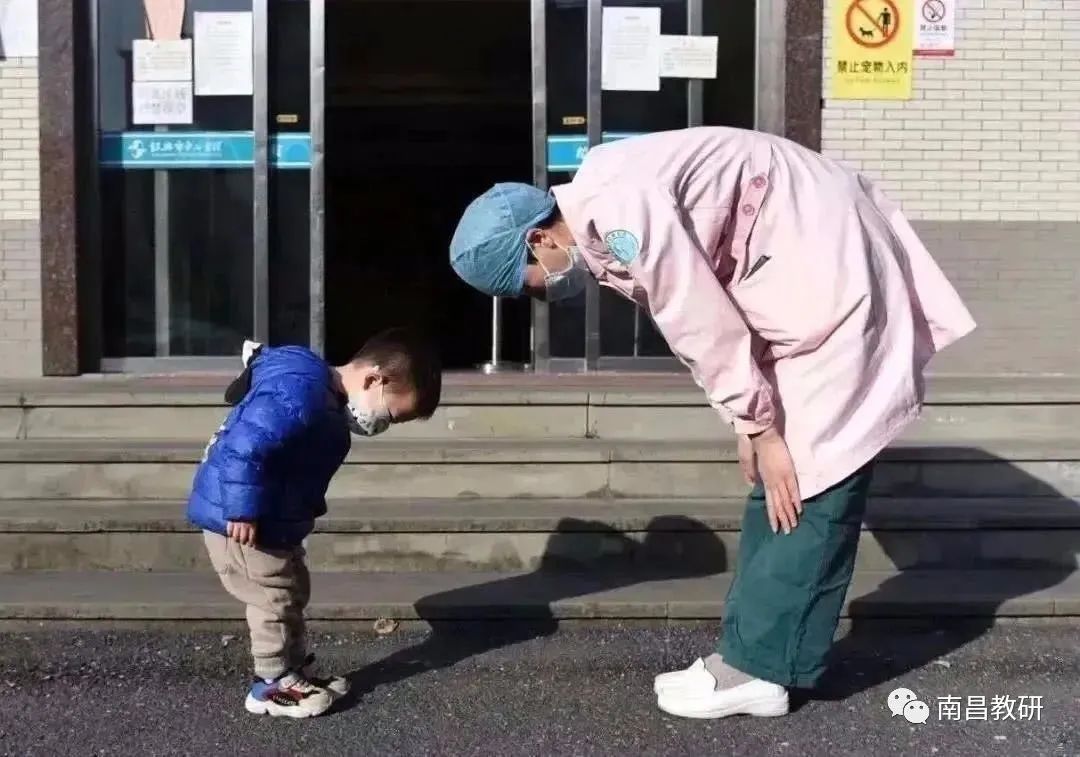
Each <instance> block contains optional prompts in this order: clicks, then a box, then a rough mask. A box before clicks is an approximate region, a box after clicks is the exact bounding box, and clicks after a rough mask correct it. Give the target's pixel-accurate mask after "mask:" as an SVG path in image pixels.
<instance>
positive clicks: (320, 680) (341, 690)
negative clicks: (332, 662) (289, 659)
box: [300, 654, 349, 697]
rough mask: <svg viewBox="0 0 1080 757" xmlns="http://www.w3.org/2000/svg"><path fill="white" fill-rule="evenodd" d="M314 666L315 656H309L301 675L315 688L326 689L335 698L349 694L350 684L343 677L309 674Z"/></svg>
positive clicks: (306, 658)
mask: <svg viewBox="0 0 1080 757" xmlns="http://www.w3.org/2000/svg"><path fill="white" fill-rule="evenodd" d="M314 665H315V655H313V654H309V655H308V656H307V657H305V658H304V664H303V665H302V666H301V668H300V674H301V675H302V676H303V677H304V678H306V679H307V680H308V681H310V682H311V683H312V684H314V685H315V686H318V687H319V688H320V689H326V690H327V691H328V692H330V693H331V694H332V695H333V696H335V697H343V696H345V695H346V694H348V693H349V682H348V681H347V680H346V679H344V678H342V677H341V676H320V675H314V674H311V673H309V671H308V669H309V668H311V667H313V666H314Z"/></svg>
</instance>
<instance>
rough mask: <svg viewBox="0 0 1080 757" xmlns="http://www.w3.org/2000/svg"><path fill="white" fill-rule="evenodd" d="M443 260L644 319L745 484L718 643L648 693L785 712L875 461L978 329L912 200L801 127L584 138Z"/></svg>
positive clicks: (496, 196) (845, 559)
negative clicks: (931, 379) (608, 302)
mask: <svg viewBox="0 0 1080 757" xmlns="http://www.w3.org/2000/svg"><path fill="white" fill-rule="evenodd" d="M450 261H451V264H452V266H453V268H454V270H455V271H456V272H457V274H458V275H459V276H460V277H461V278H462V279H463V280H464V281H466V282H467V283H469V284H470V285H472V286H473V287H475V288H476V289H478V290H480V291H481V292H484V293H486V294H489V295H496V296H500V297H515V296H518V295H521V294H528V295H531V296H533V297H538V298H542V299H547V300H549V301H551V300H561V299H566V298H570V297H574V296H577V295H578V294H579V293H581V291H582V290H583V288H584V287H585V284H586V281H587V279H588V278H590V277H591V278H594V279H596V280H597V281H599V283H600V284H601V285H602V286H605V287H610V288H611V289H614V290H615V291H616V292H618V293H620V294H621V295H623V296H624V297H626V298H628V299H630V300H633V301H634V302H636V303H637V304H638V305H639V306H640V307H642V308H644V309H646V310H647V311H648V312H649V314H650V315H651V316H652V319H653V321H654V322H655V323H656V326H657V327H658V329H659V330H660V333H661V334H662V335H663V336H664V338H665V339H666V340H667V343H668V345H669V346H670V347H671V349H672V351H673V352H674V353H675V354H676V355H677V356H678V357H679V358H680V359H681V360H682V361H683V362H684V363H685V364H686V365H687V366H688V367H689V368H690V370H691V372H692V374H693V377H694V380H695V381H696V382H697V383H698V384H699V385H700V386H701V387H702V388H703V389H704V390H705V394H706V396H707V398H708V401H709V404H710V405H711V406H712V407H713V408H715V409H716V411H717V412H718V413H719V414H720V415H721V416H722V418H723V419H724V420H725V421H727V422H728V423H729V424H730V425H731V426H732V428H733V430H734V432H735V434H736V435H737V437H738V448H739V459H740V462H741V464H742V467H743V471H744V473H745V474H746V475H747V479H748V482H754V483H755V485H754V489H753V491H752V493H751V495H750V498H749V501H748V503H747V507H746V511H745V514H744V519H743V528H742V536H741V540H740V544H739V555H738V562H737V566H736V574H735V579H734V583H733V584H732V586H731V589H730V591H729V593H728V596H727V600H726V602H725V617H724V621H723V634H722V637H721V639H720V642H719V645H718V647H717V650H716V652H715V653H713V654H711V655H709V656H707V657H704V658H702V659H698V660H697V661H696V662H694V663H693V664H692V665H691V666H690V667H689V668H687V669H685V670H679V671H675V672H672V673H664V674H661V675H659V676H657V678H656V681H655V690H656V694H657V700H658V705H659V706H660V708H661V709H662V710H664V711H666V712H669V713H671V714H674V715H680V716H685V717H692V718H718V717H724V716H727V715H733V714H750V715H761V716H775V715H783V714H786V713H787V711H788V695H787V689H788V688H790V687H799V688H812V687H813V686H814V685H815V684H816V683H817V681H818V679H819V678H820V676H821V674H822V673H823V672H824V666H825V658H826V654H827V652H828V651H829V648H830V646H831V645H832V642H833V634H834V632H835V630H836V625H837V622H838V619H839V616H840V611H841V607H842V604H843V601H844V595H845V593H846V592H847V588H848V584H849V583H850V581H851V574H852V569H853V567H854V563H855V552H856V549H857V546H858V540H859V530H860V524H861V520H862V516H863V512H864V510H865V508H866V503H867V497H868V493H869V488H870V477H871V470H872V466H873V462H874V458H875V456H877V455H878V453H880V452H881V451H882V449H883V448H884V447H885V446H886V445H888V444H889V443H890V442H891V441H892V440H894V439H895V438H896V437H897V435H899V434H900V433H901V431H902V430H903V429H904V427H905V426H907V424H908V423H910V422H911V421H912V420H913V419H914V418H915V417H916V416H917V415H918V413H919V410H920V406H921V403H922V399H923V371H924V369H925V367H926V365H927V363H928V362H929V360H930V358H931V357H932V356H933V355H934V354H935V353H936V352H938V351H939V350H941V349H942V348H944V347H945V346H947V345H949V344H951V343H952V342H954V341H956V340H957V339H959V338H960V337H962V336H964V335H965V334H967V333H968V332H970V331H971V330H972V329H973V328H974V325H975V324H974V321H973V320H972V318H971V315H970V314H969V313H968V311H967V309H966V308H965V307H964V304H963V303H962V302H961V301H960V298H959V297H958V296H957V294H956V291H955V290H954V289H953V287H952V286H951V285H950V284H949V282H948V280H947V279H946V278H945V276H944V275H943V274H942V272H941V270H940V269H939V268H938V266H937V265H936V264H935V262H934V260H933V259H932V258H931V257H930V254H929V253H928V252H927V250H926V248H925V247H924V246H923V244H922V243H921V242H920V241H919V239H918V237H917V236H916V235H915V232H914V231H913V230H912V228H911V226H910V225H909V223H908V222H907V220H906V219H905V218H904V216H903V214H902V213H901V212H900V209H899V208H898V207H897V206H896V205H894V204H893V203H891V202H890V201H889V200H887V199H886V198H885V196H884V195H883V194H882V193H881V191H880V190H878V189H877V187H875V186H874V185H873V184H872V183H871V182H870V181H869V180H868V179H866V178H865V177H863V176H861V175H858V174H856V173H852V172H851V171H849V170H847V169H845V168H844V167H842V166H840V165H839V164H837V163H835V162H833V161H831V160H829V159H827V158H824V157H822V156H821V155H819V154H817V153H815V152H812V151H810V150H808V149H805V148H803V147H801V146H799V145H797V144H795V143H793V142H790V141H787V140H785V139H781V138H779V137H775V136H772V135H768V134H761V133H757V132H751V131H742V130H737V129H729V128H712V127H706V128H696V129H687V130H683V131H673V132H666V133H659V134H652V135H648V136H642V137H635V138H632V139H626V140H624V141H620V142H615V143H612V144H607V145H604V146H601V147H597V148H594V149H592V150H590V151H589V153H588V155H587V156H586V157H585V159H584V161H583V163H582V165H581V169H580V170H579V172H578V173H577V174H576V175H575V176H574V179H573V181H571V182H570V183H569V184H566V185H563V186H557V187H555V188H553V189H552V190H551V192H543V191H540V190H538V189H536V188H534V187H531V186H528V185H523V184H499V185H497V186H495V187H494V188H492V189H491V190H489V191H488V192H486V193H485V194H483V195H482V196H480V197H479V198H477V199H476V200H475V201H473V203H472V204H470V205H469V207H468V208H467V209H466V210H465V213H464V215H463V217H462V219H461V222H460V224H459V226H458V229H457V231H456V232H455V235H454V238H453V240H452V241H451V244H450Z"/></svg>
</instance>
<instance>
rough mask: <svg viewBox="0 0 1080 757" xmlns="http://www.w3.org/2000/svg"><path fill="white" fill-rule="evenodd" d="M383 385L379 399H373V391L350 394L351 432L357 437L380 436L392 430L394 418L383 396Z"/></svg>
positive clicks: (348, 406)
mask: <svg viewBox="0 0 1080 757" xmlns="http://www.w3.org/2000/svg"><path fill="white" fill-rule="evenodd" d="M383 386H384V385H383V384H382V383H380V384H379V397H378V399H377V400H374V401H373V399H372V397H371V395H372V394H373V393H374V392H373V391H371V390H368V391H365V392H361V393H359V394H350V395H349V403H348V405H347V406H346V409H347V410H348V420H349V430H350V431H352V432H353V433H354V434H356V435H357V436H378V435H379V434H381V433H383V432H384V431H386V430H387V429H389V428H390V424H391V423H392V418H391V417H390V411H389V410H388V409H387V407H386V398H385V397H384V396H383Z"/></svg>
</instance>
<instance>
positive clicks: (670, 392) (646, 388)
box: [0, 374, 1080, 408]
mask: <svg viewBox="0 0 1080 757" xmlns="http://www.w3.org/2000/svg"><path fill="white" fill-rule="evenodd" d="M232 378H233V374H221V375H220V376H216V377H211V379H210V380H209V381H208V380H207V378H206V377H202V379H201V380H200V381H199V382H195V381H193V380H192V379H190V378H185V377H184V376H175V377H167V378H163V377H127V378H116V377H109V378H102V377H92V376H87V377H80V378H77V379H41V380H31V381H3V380H0V408H34V407H92V406H104V407H122V406H152V407H173V406H177V407H179V406H210V407H225V404H224V401H223V397H222V395H223V393H224V389H225V386H226V385H227V384H228V382H229V381H230V380H232ZM443 404H444V405H460V406H516V405H587V406H604V405H610V406H637V405H641V406H651V405H654V406H660V407H663V406H680V405H690V406H701V407H705V406H706V403H705V400H704V396H703V394H702V392H701V390H700V389H698V388H697V387H696V386H694V384H693V382H692V381H691V379H690V376H689V374H666V375H648V376H627V375H621V376H616V377H605V376H603V375H597V376H576V375H575V376H550V377H543V376H526V377H522V378H520V379H517V380H513V379H512V380H510V381H507V380H505V379H501V380H495V381H493V380H490V379H487V378H484V377H479V376H472V375H468V376H455V375H448V376H447V377H446V378H445V379H444V391H443ZM927 404H929V405H1028V404H1080V380H1078V378H1077V377H1071V376H1038V375H1027V376H961V375H937V376H935V375H931V376H930V377H929V379H928V381H927Z"/></svg>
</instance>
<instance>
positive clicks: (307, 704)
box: [244, 672, 334, 718]
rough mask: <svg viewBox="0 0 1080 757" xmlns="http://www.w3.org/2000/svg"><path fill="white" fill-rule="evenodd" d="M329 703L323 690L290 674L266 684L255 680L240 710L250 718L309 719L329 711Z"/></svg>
mask: <svg viewBox="0 0 1080 757" xmlns="http://www.w3.org/2000/svg"><path fill="white" fill-rule="evenodd" d="M333 702H334V698H333V696H331V694H330V693H329V692H328V691H327V690H326V689H324V688H322V687H320V686H316V685H315V684H313V683H311V682H310V681H308V680H307V679H306V678H304V677H303V676H302V675H299V674H297V673H291V672H290V673H286V674H285V675H283V676H281V677H280V678H278V679H276V680H274V681H270V682H267V681H264V680H262V679H256V680H255V681H254V682H253V683H252V684H251V690H250V691H249V692H248V695H247V699H245V700H244V709H246V710H247V711H248V712H250V713H252V714H253V715H270V716H272V717H275V718H276V717H287V718H313V717H316V716H318V715H322V714H323V713H324V712H326V711H327V710H329V709H330V705H331V704H333Z"/></svg>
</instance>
